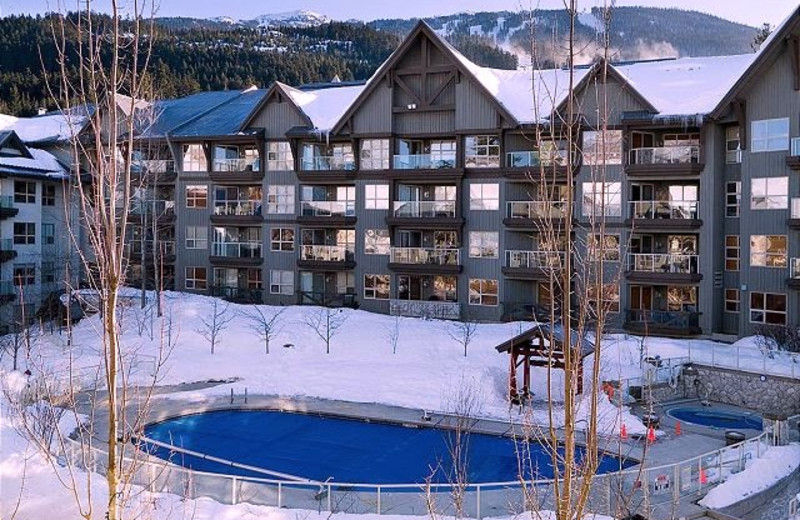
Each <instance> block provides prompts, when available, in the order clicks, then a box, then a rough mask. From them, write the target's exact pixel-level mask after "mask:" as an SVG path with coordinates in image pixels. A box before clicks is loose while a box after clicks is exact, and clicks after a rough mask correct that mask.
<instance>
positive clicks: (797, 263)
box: [789, 258, 800, 280]
mask: <svg viewBox="0 0 800 520" xmlns="http://www.w3.org/2000/svg"><path fill="white" fill-rule="evenodd" d="M789 278H791V279H793V280H800V258H792V259H791V260H790V261H789Z"/></svg>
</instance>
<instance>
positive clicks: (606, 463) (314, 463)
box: [145, 410, 636, 484]
mask: <svg viewBox="0 0 800 520" xmlns="http://www.w3.org/2000/svg"><path fill="white" fill-rule="evenodd" d="M145 436H146V437H147V438H149V439H153V440H155V441H160V442H164V443H168V444H170V445H173V446H177V447H181V448H184V449H188V450H191V451H195V452H199V453H203V454H206V455H212V456H215V457H218V458H221V459H226V460H230V461H234V462H237V463H239V464H246V465H248V466H254V467H257V468H263V469H268V470H270V471H275V472H280V473H286V474H289V475H294V476H298V477H302V478H305V479H310V480H317V481H325V480H327V479H329V478H333V480H334V481H335V482H353V483H363V484H392V483H409V484H410V483H422V482H424V481H425V479H426V478H428V477H431V475H433V478H432V481H433V482H448V481H449V480H448V477H447V472H448V470H450V469H451V468H452V463H451V459H450V457H449V455H448V453H449V452H450V450H448V445H449V444H450V445H452V443H453V438H454V436H453V434H452V432H448V431H446V430H440V429H435V428H409V427H404V426H402V425H398V424H387V423H376V422H365V421H362V420H356V419H344V418H338V417H330V416H320V415H310V414H302V413H286V412H278V411H268V410H252V411H250V410H224V411H214V412H205V413H200V414H194V415H185V416H181V417H177V418H173V419H168V420H166V421H163V422H159V423H155V424H151V425H149V426H147V427H146V428H145ZM528 446H529V447H530V460H531V461H532V462H531V464H530V466H531V467H532V468H535V473H536V475H537V477H538V478H550V477H552V476H553V470H552V465H551V461H550V456H549V454H548V453H547V452H546V450H545V448H544V447H543V446H542V445H540V444H537V443H530V444H529V445H528ZM518 448H519V446H518V445H517V444H515V442H514V441H513V440H512V439H509V438H505V437H498V436H492V435H483V434H477V433H473V434H471V435H469V440H468V451H467V453H468V456H467V460H468V464H467V465H468V481H469V482H470V483H481V482H504V481H513V480H517V479H518V476H517V472H518V465H517V451H518ZM148 449H149V450H150V452H151V453H153V454H154V455H156V456H158V457H160V458H163V459H167V458H169V459H170V460H171V461H172V462H173V463H176V464H180V465H182V466H185V467H190V468H192V469H195V470H199V471H208V472H213V473H226V474H233V475H239V476H250V477H261V478H269V477H265V475H264V474H262V473H258V472H253V471H249V470H247V469H243V468H237V467H231V466H228V465H223V464H221V463H217V462H212V461H209V460H205V459H202V458H199V457H193V456H186V455H185V454H182V453H180V454H178V453H173V452H171V451H170V450H169V449H166V448H162V447H155V446H152V445H150V446H148ZM171 455H173V456H172V457H171ZM578 456H579V457H581V458H582V457H583V450H580V452H579V454H578ZM633 464H636V461H633V460H624V461H623V460H620V459H618V458H616V457H613V456H607V455H603V456H602V458H601V461H600V467H599V472H600V473H607V472H611V471H619V470H620V469H624V468H626V467H629V466H631V465H633ZM436 468H440V469H438V470H436ZM528 477H529V478H530V475H528Z"/></svg>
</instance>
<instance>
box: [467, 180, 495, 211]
mask: <svg viewBox="0 0 800 520" xmlns="http://www.w3.org/2000/svg"><path fill="white" fill-rule="evenodd" d="M469 209H471V210H497V209H500V185H499V184H470V185H469Z"/></svg>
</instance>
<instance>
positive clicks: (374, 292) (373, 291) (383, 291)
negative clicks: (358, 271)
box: [364, 274, 390, 300]
mask: <svg viewBox="0 0 800 520" xmlns="http://www.w3.org/2000/svg"><path fill="white" fill-rule="evenodd" d="M389 279H390V276H389V275H388V274H365V275H364V298H365V299H367V300H388V299H389V287H390V286H389V284H390V282H389Z"/></svg>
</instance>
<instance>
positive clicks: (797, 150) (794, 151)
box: [790, 137, 800, 157]
mask: <svg viewBox="0 0 800 520" xmlns="http://www.w3.org/2000/svg"><path fill="white" fill-rule="evenodd" d="M790 154H791V155H792V157H797V156H800V137H792V145H791V152H790Z"/></svg>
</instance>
